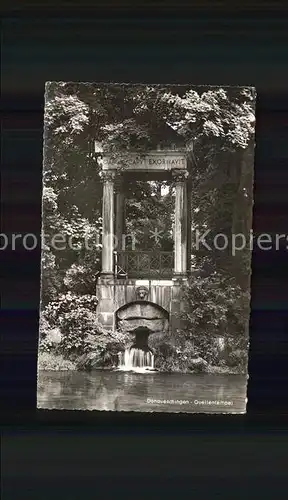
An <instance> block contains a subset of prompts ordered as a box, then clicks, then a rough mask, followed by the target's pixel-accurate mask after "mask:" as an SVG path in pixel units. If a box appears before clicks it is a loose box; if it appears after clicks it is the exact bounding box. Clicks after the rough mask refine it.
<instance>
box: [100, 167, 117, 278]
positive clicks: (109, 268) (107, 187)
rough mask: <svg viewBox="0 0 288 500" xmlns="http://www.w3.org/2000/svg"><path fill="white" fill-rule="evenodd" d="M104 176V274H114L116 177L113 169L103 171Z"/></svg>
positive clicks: (102, 272)
mask: <svg viewBox="0 0 288 500" xmlns="http://www.w3.org/2000/svg"><path fill="white" fill-rule="evenodd" d="M102 176H103V202H102V218H103V233H102V271H101V274H102V275H108V276H113V274H114V259H113V251H114V248H113V245H114V178H115V173H114V172H111V171H104V172H102Z"/></svg>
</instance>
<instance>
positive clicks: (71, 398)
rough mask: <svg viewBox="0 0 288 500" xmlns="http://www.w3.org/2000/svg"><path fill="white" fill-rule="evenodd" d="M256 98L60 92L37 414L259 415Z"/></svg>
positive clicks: (48, 151) (188, 89) (47, 137)
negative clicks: (255, 370) (251, 370)
mask: <svg viewBox="0 0 288 500" xmlns="http://www.w3.org/2000/svg"><path fill="white" fill-rule="evenodd" d="M255 101H256V91H255V89H254V88H253V87H251V86H247V87H231V86H230V87H229V86H225V85H223V86H218V87H212V86H208V85H207V86H198V87H197V86H193V85H192V84H191V85H190V84H187V85H173V84H171V85H169V84H127V83H125V84H122V83H119V84H116V83H106V84H105V83H84V82H83V83H79V82H48V83H47V84H46V89H45V127H44V166H43V210H42V218H43V223H42V278H41V306H40V331H39V348H38V385H37V407H38V408H43V409H57V410H59V409H64V410H100V411H138V412H170V413H177V412H184V413H245V412H246V401H247V381H248V354H249V315H250V278H251V253H252V247H253V233H252V207H253V164H254V139H255Z"/></svg>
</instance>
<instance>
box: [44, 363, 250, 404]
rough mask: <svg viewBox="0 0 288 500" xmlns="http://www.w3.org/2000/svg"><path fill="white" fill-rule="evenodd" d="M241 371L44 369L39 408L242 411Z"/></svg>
mask: <svg viewBox="0 0 288 500" xmlns="http://www.w3.org/2000/svg"><path fill="white" fill-rule="evenodd" d="M246 382H247V379H246V376H245V375H210V374H209V375H207V374H191V375H190V374H178V373H173V374H163V373H132V372H116V371H115V372H109V371H94V372H91V373H87V372H52V371H51V372H48V371H40V372H39V375H38V401H37V406H38V408H46V409H65V410H106V411H115V410H116V411H141V412H153V411H156V412H189V413H190V412H191V413H204V412H205V413H223V412H227V413H231V412H233V413H244V412H245V406H246V403H245V398H246Z"/></svg>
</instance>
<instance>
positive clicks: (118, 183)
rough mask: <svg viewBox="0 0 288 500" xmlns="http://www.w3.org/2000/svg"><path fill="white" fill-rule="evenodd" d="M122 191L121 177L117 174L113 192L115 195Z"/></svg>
mask: <svg viewBox="0 0 288 500" xmlns="http://www.w3.org/2000/svg"><path fill="white" fill-rule="evenodd" d="M122 189H123V175H121V173H119V172H117V174H116V175H115V178H114V190H115V193H116V194H121V193H122Z"/></svg>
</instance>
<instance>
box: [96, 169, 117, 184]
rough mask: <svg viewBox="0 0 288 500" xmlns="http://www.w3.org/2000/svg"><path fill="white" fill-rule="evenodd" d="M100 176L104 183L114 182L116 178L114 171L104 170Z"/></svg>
mask: <svg viewBox="0 0 288 500" xmlns="http://www.w3.org/2000/svg"><path fill="white" fill-rule="evenodd" d="M100 176H101V179H102V180H103V182H114V181H115V178H116V172H114V171H113V170H102V172H101V174H100Z"/></svg>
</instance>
